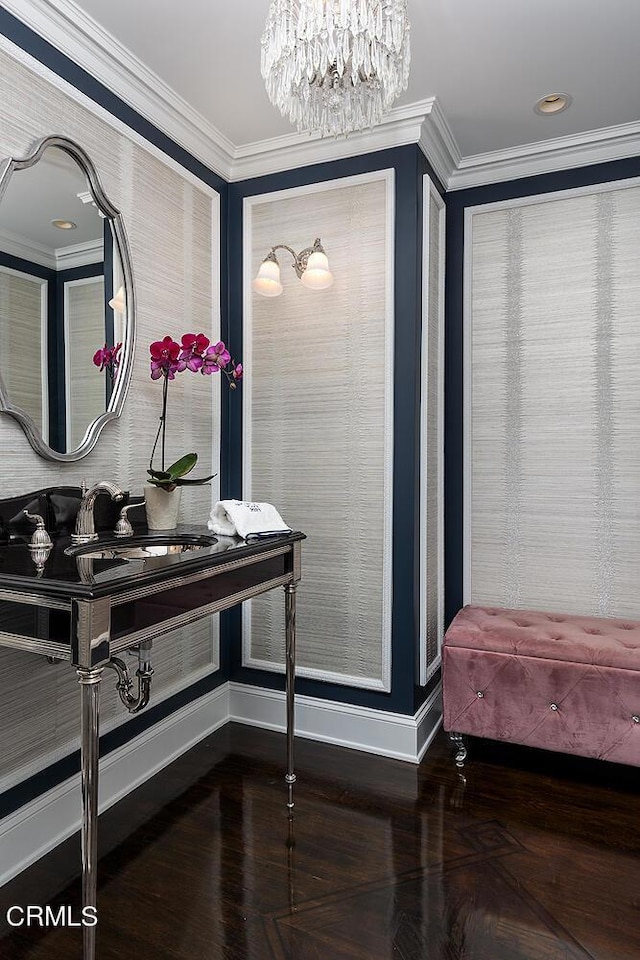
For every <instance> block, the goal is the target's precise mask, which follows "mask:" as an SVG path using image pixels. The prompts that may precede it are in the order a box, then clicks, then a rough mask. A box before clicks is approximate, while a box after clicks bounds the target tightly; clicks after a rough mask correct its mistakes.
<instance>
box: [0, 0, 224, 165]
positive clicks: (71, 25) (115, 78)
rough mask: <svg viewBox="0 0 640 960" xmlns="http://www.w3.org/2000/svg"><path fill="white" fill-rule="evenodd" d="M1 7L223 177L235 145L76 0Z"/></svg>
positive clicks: (14, 0)
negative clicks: (89, 14)
mask: <svg viewBox="0 0 640 960" xmlns="http://www.w3.org/2000/svg"><path fill="white" fill-rule="evenodd" d="M2 3H3V6H4V7H5V9H6V10H8V11H9V13H12V14H13V15H14V16H16V17H17V18H18V19H19V20H21V21H22V22H23V23H25V24H26V25H27V26H28V27H31V28H32V29H33V30H35V32H36V33H38V34H39V35H40V36H41V37H44V38H45V39H46V40H48V41H49V42H50V43H52V44H53V46H54V47H56V48H57V49H58V50H60V51H61V52H62V53H64V54H66V55H67V56H68V57H69V58H70V59H71V60H73V61H74V62H75V63H77V64H78V65H79V66H81V67H83V68H84V69H85V70H86V71H87V72H88V73H90V74H91V76H92V77H95V79H96V80H99V81H100V82H101V83H103V84H104V85H105V87H108V89H109V90H111V91H112V92H113V93H115V94H117V96H119V97H120V98H121V99H122V100H124V101H125V103H127V104H129V106H130V107H132V108H133V109H134V110H136V111H137V112H138V113H139V114H141V115H142V116H143V117H145V118H146V119H147V120H149V121H151V123H153V124H154V125H155V126H156V127H158V129H159V130H162V131H163V132H164V133H166V134H167V135H168V136H170V137H171V139H172V140H175V142H176V143H178V144H179V145H180V146H181V147H184V149H185V150H188V151H189V153H191V154H192V155H193V156H194V157H196V158H197V159H198V160H201V161H202V162H203V163H204V164H205V165H206V166H207V167H209V169H210V170H213V171H214V172H215V173H217V174H218V175H219V176H221V177H223V178H224V179H225V180H229V179H230V175H231V161H232V158H233V154H234V146H233V144H232V143H231V141H230V140H228V139H227V138H226V137H225V136H224V134H222V133H221V132H220V131H219V130H217V129H216V128H215V127H214V126H213V125H212V124H210V123H209V122H208V121H207V120H205V119H204V117H203V116H202V115H201V114H200V113H198V112H197V111H196V110H194V109H193V107H191V106H190V105H189V104H188V103H187V102H186V101H185V100H183V99H182V97H180V96H178V94H177V93H175V91H174V90H172V89H171V88H170V87H169V86H168V85H167V84H166V83H165V82H164V81H163V80H161V79H160V77H158V75H157V74H155V73H153V71H151V70H149V69H148V67H146V66H145V65H144V64H143V63H142V62H141V61H140V60H138V58H137V57H134V55H133V54H132V53H131V52H130V51H129V50H128V49H127V48H126V47H125V46H123V45H122V44H121V43H120V41H119V40H116V38H115V37H114V36H113V35H112V34H110V33H109V32H108V31H107V30H105V29H104V28H103V27H101V26H100V24H99V23H97V22H96V21H95V20H94V19H93V18H92V17H90V16H88V15H87V14H86V13H85V12H84V11H83V10H81V9H80V7H79V6H77V4H75V3H74V2H73V0H2Z"/></svg>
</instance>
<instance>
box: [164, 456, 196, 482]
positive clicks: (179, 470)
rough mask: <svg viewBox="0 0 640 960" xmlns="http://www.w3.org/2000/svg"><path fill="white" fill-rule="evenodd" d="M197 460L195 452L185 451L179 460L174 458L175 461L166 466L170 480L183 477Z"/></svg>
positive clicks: (189, 471)
mask: <svg viewBox="0 0 640 960" xmlns="http://www.w3.org/2000/svg"><path fill="white" fill-rule="evenodd" d="M197 462H198V454H197V453H185V455H184V457H180V459H179V460H176V462H175V463H172V464H171V466H169V467H167V473H168V474H169V476H170V478H171V479H172V480H177V479H178V478H179V477H184V476H185V474H187V473H191V471H192V470H193V468H194V467H195V465H196V463H197Z"/></svg>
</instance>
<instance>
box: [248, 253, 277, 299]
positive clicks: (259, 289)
mask: <svg viewBox="0 0 640 960" xmlns="http://www.w3.org/2000/svg"><path fill="white" fill-rule="evenodd" d="M252 287H253V289H254V290H255V292H256V293H259V294H260V295H261V296H263V297H279V296H280V294H281V293H282V283H281V282H280V267H279V266H278V261H277V260H276V259H275V256H274V258H273V260H271V259H269V258H267V259H266V260H263V261H262V263H261V264H260V269H259V270H258V276H257V277H256V278H255V280H254V281H253V283H252Z"/></svg>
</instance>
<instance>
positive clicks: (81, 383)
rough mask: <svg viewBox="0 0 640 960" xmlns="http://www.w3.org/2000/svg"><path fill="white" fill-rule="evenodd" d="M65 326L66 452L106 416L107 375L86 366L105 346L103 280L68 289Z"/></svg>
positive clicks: (70, 285)
mask: <svg viewBox="0 0 640 960" xmlns="http://www.w3.org/2000/svg"><path fill="white" fill-rule="evenodd" d="M66 296H67V307H66V317H65V323H66V325H67V330H68V333H69V337H70V342H71V343H73V348H72V349H70V350H69V354H68V358H69V364H68V370H69V378H68V381H67V383H66V389H67V415H68V420H67V423H68V428H67V449H69V450H75V449H76V448H77V447H78V446H79V445H80V443H81V441H82V438H83V437H84V434H85V431H86V429H87V427H88V426H89V424H90V422H91V421H92V420H93V419H95V417H97V416H99V415H100V414H101V413H104V411H105V409H106V392H105V382H104V374H102V375H101V374H100V371H99V369H98V367H96V366H95V365H94V364H93V363H89V364H88V363H87V357H91V356H93V353H95V351H96V347H95V345H96V343H100V341H101V340H102V341H103V342H104V322H103V321H102V322H100V321H101V319H102V315H103V313H104V280H103V279H102V278H100V279H98V280H95V279H92V280H91V281H90V282H89V283H87V282H86V281H82V282H80V283H70V284H68V285H67V291H66Z"/></svg>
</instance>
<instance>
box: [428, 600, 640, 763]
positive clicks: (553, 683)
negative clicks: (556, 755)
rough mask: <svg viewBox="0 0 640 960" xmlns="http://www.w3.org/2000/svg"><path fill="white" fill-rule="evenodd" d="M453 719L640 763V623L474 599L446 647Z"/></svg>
mask: <svg viewBox="0 0 640 960" xmlns="http://www.w3.org/2000/svg"><path fill="white" fill-rule="evenodd" d="M442 674H443V697H444V727H445V730H447V731H449V732H450V735H451V738H452V739H453V740H454V741H457V743H458V752H457V754H456V763H457V764H458V765H459V766H461V765H462V763H463V762H464V759H465V757H466V748H465V746H464V743H463V741H462V734H465V733H468V734H472V735H474V736H478V737H489V738H491V739H493V740H508V741H510V742H512V743H523V744H526V745H527V746H532V747H544V748H545V749H547V750H559V751H561V752H563V753H575V754H579V755H580V756H584V757H598V758H600V759H602V760H613V761H616V762H617V763H629V764H633V765H635V766H640V623H637V622H635V621H632V620H624V619H615V620H609V619H602V618H599V617H577V616H572V615H570V614H561V613H543V612H541V611H536V610H505V609H502V608H498V607H476V606H467V607H464V608H463V609H462V610H461V611H460V612H459V613H458V614H457V615H456V617H455V618H454V619H453V621H452V622H451V625H450V627H449V629H448V630H447V633H446V636H445V639H444V649H443V666H442Z"/></svg>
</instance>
